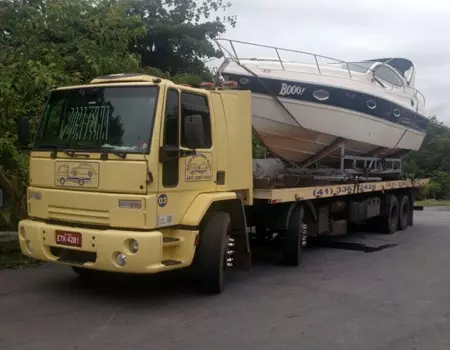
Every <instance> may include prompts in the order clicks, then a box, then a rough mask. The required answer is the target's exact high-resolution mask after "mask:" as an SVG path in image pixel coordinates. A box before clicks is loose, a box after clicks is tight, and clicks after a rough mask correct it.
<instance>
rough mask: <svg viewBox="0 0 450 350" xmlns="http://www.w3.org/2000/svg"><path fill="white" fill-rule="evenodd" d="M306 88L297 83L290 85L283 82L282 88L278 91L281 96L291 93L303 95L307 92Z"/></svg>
mask: <svg viewBox="0 0 450 350" xmlns="http://www.w3.org/2000/svg"><path fill="white" fill-rule="evenodd" d="M305 90H306V89H305V88H302V87H301V86H297V85H288V84H286V83H282V84H281V90H280V92H279V93H278V95H280V96H291V95H297V96H301V95H303V93H304V92H305Z"/></svg>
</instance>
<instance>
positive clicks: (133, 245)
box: [128, 239, 139, 254]
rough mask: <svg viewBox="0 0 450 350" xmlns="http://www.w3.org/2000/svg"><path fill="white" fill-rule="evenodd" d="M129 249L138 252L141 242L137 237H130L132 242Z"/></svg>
mask: <svg viewBox="0 0 450 350" xmlns="http://www.w3.org/2000/svg"><path fill="white" fill-rule="evenodd" d="M128 249H130V252H132V253H133V254H135V253H137V251H138V250H139V243H138V241H136V240H135V239H130V242H129V244H128Z"/></svg>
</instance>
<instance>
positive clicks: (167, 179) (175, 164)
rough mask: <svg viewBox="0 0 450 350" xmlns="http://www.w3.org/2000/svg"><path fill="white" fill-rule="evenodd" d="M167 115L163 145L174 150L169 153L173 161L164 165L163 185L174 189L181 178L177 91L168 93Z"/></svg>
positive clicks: (170, 90) (170, 160)
mask: <svg viewBox="0 0 450 350" xmlns="http://www.w3.org/2000/svg"><path fill="white" fill-rule="evenodd" d="M165 113H166V115H165V120H164V138H163V143H164V146H169V147H174V150H173V151H168V152H167V155H168V156H169V157H171V158H172V159H168V160H166V161H165V162H164V163H163V165H162V167H163V169H162V184H163V186H164V187H174V186H177V185H178V177H179V160H178V148H179V134H180V123H179V115H180V103H179V94H178V91H177V90H172V89H169V90H168V91H167V100H166V112H165Z"/></svg>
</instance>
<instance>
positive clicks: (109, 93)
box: [34, 86, 157, 153]
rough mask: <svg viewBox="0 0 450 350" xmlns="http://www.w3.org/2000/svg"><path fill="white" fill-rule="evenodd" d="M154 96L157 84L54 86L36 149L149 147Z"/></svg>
mask: <svg viewBox="0 0 450 350" xmlns="http://www.w3.org/2000/svg"><path fill="white" fill-rule="evenodd" d="M156 99H157V87H155V86H133V87H130V86H122V87H89V88H77V89H68V90H55V91H53V92H52V93H51V95H50V99H49V101H48V103H47V105H46V108H45V111H44V115H43V118H42V121H41V123H40V126H39V130H38V133H37V136H36V139H35V142H34V149H42V150H49V149H52V150H53V149H59V150H75V149H80V150H81V149H84V150H89V151H94V152H95V151H104V150H105V149H106V150H107V149H111V150H112V151H114V150H118V151H121V152H129V153H133V152H135V153H142V152H147V151H148V147H149V146H148V144H149V143H150V139H151V131H152V126H153V119H154V112H155V106H156Z"/></svg>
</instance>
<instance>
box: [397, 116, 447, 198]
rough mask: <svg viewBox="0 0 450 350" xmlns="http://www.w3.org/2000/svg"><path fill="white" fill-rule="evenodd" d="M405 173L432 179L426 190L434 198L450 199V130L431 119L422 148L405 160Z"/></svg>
mask: <svg viewBox="0 0 450 350" xmlns="http://www.w3.org/2000/svg"><path fill="white" fill-rule="evenodd" d="M404 166H405V167H404V169H405V172H407V173H411V174H413V175H414V176H415V177H430V178H431V179H432V181H431V182H430V184H429V185H428V186H427V188H426V189H425V190H424V192H425V194H428V195H430V196H432V197H433V198H437V199H440V198H450V128H449V127H447V126H446V125H444V124H443V123H442V122H440V121H439V120H438V119H437V118H436V117H433V118H431V120H430V123H429V126H428V129H427V134H426V136H425V139H424V142H423V144H422V147H421V148H420V150H419V151H417V152H411V153H409V154H408V155H407V156H406V157H405V160H404Z"/></svg>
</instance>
